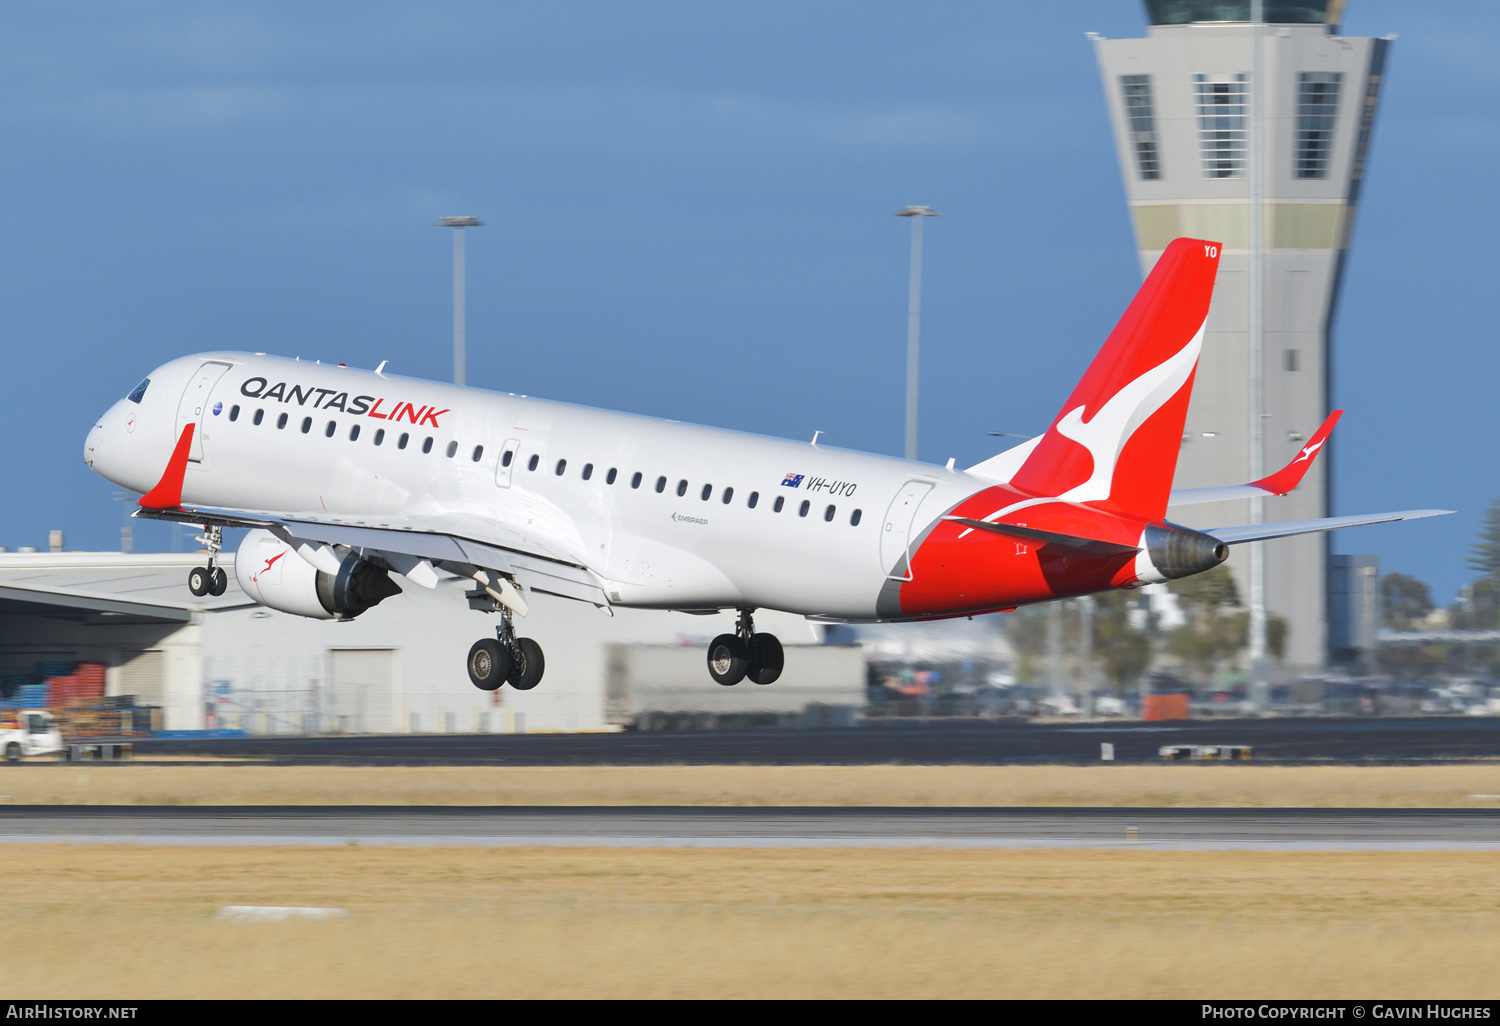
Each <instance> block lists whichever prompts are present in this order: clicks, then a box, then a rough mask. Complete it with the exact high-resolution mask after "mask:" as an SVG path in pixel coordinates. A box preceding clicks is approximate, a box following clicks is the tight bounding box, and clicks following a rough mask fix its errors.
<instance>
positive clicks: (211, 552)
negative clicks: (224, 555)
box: [188, 524, 229, 598]
mask: <svg viewBox="0 0 1500 1026" xmlns="http://www.w3.org/2000/svg"><path fill="white" fill-rule="evenodd" d="M198 541H200V542H202V543H203V547H204V548H206V549H208V565H207V566H195V567H193V568H192V569H191V570H189V571H188V591H190V592H192V593H193V594H194V595H196V596H197V597H198V598H202V597H203V596H204V595H213V596H216V597H217V596H219V595H222V594H224V589H226V588H228V587H229V575H228V574H226V573H225V572H224V568H223V567H221V566H214V560H215V559H216V558H217V557H218V555H219V550H220V549H222V548H223V547H224V529H223V528H222V527H209V526H208V525H207V524H205V525H203V533H202V534H200V535H199V536H198Z"/></svg>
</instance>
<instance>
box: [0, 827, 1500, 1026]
mask: <svg viewBox="0 0 1500 1026" xmlns="http://www.w3.org/2000/svg"><path fill="white" fill-rule="evenodd" d="M0 860H3V863H0V864H3V869H4V874H5V879H6V882H7V888H6V890H7V895H8V899H9V900H8V902H7V904H8V909H7V917H6V918H7V925H8V927H9V930H10V932H11V934H12V936H14V937H18V938H25V942H24V943H20V944H13V945H11V946H9V948H8V949H7V953H6V956H5V981H6V991H7V993H8V994H9V995H10V996H12V997H13V998H42V997H53V998H74V999H76V998H85V997H110V998H148V997H364V998H424V997H539V996H548V997H562V996H574V997H724V996H735V997H805V996H819V997H856V996H857V997H931V996H944V997H967V996H974V997H1169V998H1170V997H1178V998H1180V997H1205V996H1214V997H1223V998H1228V997H1287V998H1292V997H1303V998H1339V997H1345V998H1347V997H1361V996H1363V997H1371V996H1379V997H1383V998H1401V997H1410V998H1437V997H1447V998H1459V997H1465V998H1494V997H1495V996H1496V995H1497V993H1500V983H1497V982H1496V980H1497V977H1496V976H1495V974H1494V965H1495V964H1496V961H1497V959H1500V891H1497V889H1496V888H1495V887H1494V886H1493V883H1492V881H1493V877H1494V873H1495V869H1496V866H1497V860H1496V857H1495V856H1493V855H1488V854H1476V853H1338V852H1304V853H1294V854H1285V853H1279V854H1271V853H1259V852H1248V853H1246V852H1242V853H1197V852H1152V851H1117V852H1090V851H1046V852H1037V851H929V850H908V851H902V852H900V853H893V852H882V851H871V850H866V849H852V850H813V851H809V850H797V851H765V850H756V851H744V850H684V849H540V848H533V849H506V850H504V851H498V850H495V849H476V848H426V849H395V848H357V847H344V848H142V847H132V846H122V847H91V846H58V847H30V846H7V847H5V848H3V849H0ZM225 904H270V905H319V906H337V907H342V908H346V909H348V910H349V913H350V915H349V918H348V919H346V920H340V921H319V922H284V923H233V922H224V921H219V920H216V919H214V918H213V916H214V912H215V911H216V910H217V909H218V908H219V907H220V906H222V905H225Z"/></svg>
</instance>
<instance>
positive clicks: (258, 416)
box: [229, 406, 484, 463]
mask: <svg viewBox="0 0 1500 1026" xmlns="http://www.w3.org/2000/svg"><path fill="white" fill-rule="evenodd" d="M229 419H230V420H231V421H236V420H239V419H240V408H239V407H238V406H231V407H230V408H229ZM265 419H266V411H265V410H264V409H259V410H256V411H255V414H254V416H252V417H251V418H250V421H251V423H252V424H255V425H257V426H259V425H260V423H261V422H262V421H264V420H265ZM287 421H288V416H287V414H285V413H283V414H281V415H280V416H279V417H277V418H276V429H277V430H278V431H283V430H285V429H286V426H287ZM312 427H313V419H312V418H311V417H303V418H302V433H303V434H304V435H306V434H310V433H311V432H312ZM359 429H360V425H358V424H351V425H349V441H351V442H357V441H359ZM338 430H339V422H338V421H336V420H330V421H329V422H328V423H327V424H325V425H324V426H323V436H324V437H325V438H332V437H333V436H334V435H335V434H337V433H338ZM374 442H375V444H376V445H384V444H385V428H376V429H375V437H374ZM410 442H411V434H410V433H408V432H406V431H403V432H401V436H400V437H399V438H397V439H396V448H398V449H405V448H406V447H407V445H408V444H409V443H410ZM422 451H423V452H424V453H426V452H431V451H432V436H431V435H428V436H427V437H426V438H424V439H422ZM447 455H448V458H449V459H452V458H453V457H454V456H457V455H458V443H457V442H449V443H448V450H447ZM469 458H470V459H472V460H473V461H474V462H475V463H478V462H479V461H480V460H481V459H483V458H484V446H482V445H476V446H474V451H473V452H472V453H470V455H469Z"/></svg>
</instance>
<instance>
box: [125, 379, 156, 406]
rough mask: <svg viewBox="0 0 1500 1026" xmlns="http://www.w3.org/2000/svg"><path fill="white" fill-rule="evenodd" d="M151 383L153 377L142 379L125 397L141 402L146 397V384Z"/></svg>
mask: <svg viewBox="0 0 1500 1026" xmlns="http://www.w3.org/2000/svg"><path fill="white" fill-rule="evenodd" d="M149 384H151V379H150V378H147V379H146V380H145V381H142V382H141V383H140V384H139V385H136V386H135V390H134V391H132V392H131V393H130V394H129V395H128V396H126V397H125V398H127V399H129V400H130V401H131V402H133V403H138V402H140V401H141V400H142V399H144V398H145V397H146V386H147V385H149Z"/></svg>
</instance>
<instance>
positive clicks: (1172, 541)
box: [1146, 521, 1229, 581]
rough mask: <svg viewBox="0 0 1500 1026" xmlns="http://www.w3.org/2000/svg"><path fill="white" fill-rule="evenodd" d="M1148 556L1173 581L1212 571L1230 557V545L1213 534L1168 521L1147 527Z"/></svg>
mask: <svg viewBox="0 0 1500 1026" xmlns="http://www.w3.org/2000/svg"><path fill="white" fill-rule="evenodd" d="M1146 555H1147V556H1149V557H1150V558H1151V565H1152V566H1154V567H1156V572H1157V573H1159V574H1161V575H1162V576H1163V577H1165V578H1166V579H1167V580H1169V581H1173V580H1176V579H1177V578H1179V577H1191V576H1192V575H1193V574H1201V573H1202V572H1203V571H1205V570H1212V569H1213V568H1214V567H1216V566H1218V565H1219V564H1220V563H1222V562H1224V560H1226V559H1228V558H1229V546H1228V545H1225V544H1224V543H1223V542H1221V541H1219V539H1217V538H1215V537H1214V536H1213V535H1211V534H1204V533H1203V532H1202V531H1194V530H1193V529H1191V528H1188V527H1178V526H1177V525H1176V524H1169V523H1166V522H1165V521H1163V522H1161V523H1157V524H1151V525H1150V526H1148V527H1147V528H1146Z"/></svg>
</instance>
